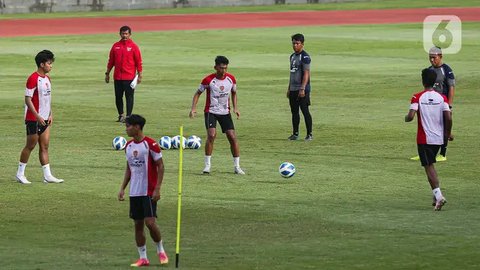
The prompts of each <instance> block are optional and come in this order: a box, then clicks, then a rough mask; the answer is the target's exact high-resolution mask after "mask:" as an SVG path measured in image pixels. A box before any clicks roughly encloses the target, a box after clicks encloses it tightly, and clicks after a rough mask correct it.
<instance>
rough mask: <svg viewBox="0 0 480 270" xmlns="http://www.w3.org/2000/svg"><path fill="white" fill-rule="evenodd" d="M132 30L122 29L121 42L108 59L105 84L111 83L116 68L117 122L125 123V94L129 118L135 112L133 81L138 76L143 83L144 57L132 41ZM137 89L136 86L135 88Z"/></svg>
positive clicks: (112, 50)
mask: <svg viewBox="0 0 480 270" xmlns="http://www.w3.org/2000/svg"><path fill="white" fill-rule="evenodd" d="M131 35H132V29H131V28H130V27H128V26H122V27H121V28H120V38H121V39H120V41H118V42H116V43H115V44H113V46H112V49H111V50H110V55H109V58H108V64H107V71H106V72H105V82H106V83H109V82H110V71H111V70H112V68H113V67H115V71H114V73H113V79H114V82H115V104H116V106H117V111H118V120H117V122H125V114H124V111H123V93H125V100H126V102H127V116H129V115H131V114H132V111H133V94H134V90H135V89H133V88H132V81H133V80H134V79H135V76H136V75H138V78H137V83H140V82H141V81H142V55H141V53H140V48H139V47H138V46H137V44H135V42H133V40H131V39H130V37H131ZM133 87H135V86H133Z"/></svg>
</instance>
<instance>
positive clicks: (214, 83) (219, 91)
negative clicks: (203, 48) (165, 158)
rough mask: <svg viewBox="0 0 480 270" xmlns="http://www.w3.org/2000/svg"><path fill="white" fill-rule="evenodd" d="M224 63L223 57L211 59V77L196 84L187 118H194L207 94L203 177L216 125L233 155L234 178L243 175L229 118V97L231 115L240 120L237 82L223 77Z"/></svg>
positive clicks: (233, 130)
mask: <svg viewBox="0 0 480 270" xmlns="http://www.w3.org/2000/svg"><path fill="white" fill-rule="evenodd" d="M228 63H229V61H228V59H227V58H226V57H225V56H217V57H216V58H215V66H214V67H213V68H214V69H215V71H216V72H215V73H212V74H210V75H208V76H206V77H205V78H204V79H203V80H202V83H201V84H200V86H199V88H198V90H197V92H196V93H195V95H193V101H192V109H191V110H190V114H189V116H190V118H194V117H195V116H196V114H197V110H196V107H197V103H198V99H199V98H200V95H201V94H202V93H203V92H205V90H206V91H207V101H206V102H205V110H204V112H205V128H206V129H207V143H206V144H205V168H204V169H203V173H205V174H208V173H210V167H211V157H212V152H213V142H214V141H215V137H216V136H217V129H216V127H217V121H218V123H220V126H221V127H222V132H223V133H225V134H226V135H227V139H228V141H229V142H230V150H231V152H232V155H233V167H234V168H233V171H234V173H236V174H245V172H244V171H243V170H242V169H241V168H240V146H239V145H238V141H237V136H236V135H235V127H234V125H233V121H232V117H231V115H230V96H232V105H233V112H234V113H235V114H236V115H237V119H239V118H240V111H239V110H238V105H237V82H236V80H235V77H234V76H233V75H232V74H230V73H227V68H228Z"/></svg>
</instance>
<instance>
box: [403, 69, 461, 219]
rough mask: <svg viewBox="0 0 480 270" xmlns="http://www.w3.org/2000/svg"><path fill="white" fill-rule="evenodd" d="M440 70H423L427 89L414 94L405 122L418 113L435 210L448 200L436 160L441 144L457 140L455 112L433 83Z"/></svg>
mask: <svg viewBox="0 0 480 270" xmlns="http://www.w3.org/2000/svg"><path fill="white" fill-rule="evenodd" d="M436 79H437V73H436V72H435V70H433V69H429V68H426V69H424V70H422V82H423V85H424V87H425V89H424V90H423V91H422V92H419V93H416V94H414V95H413V97H412V101H411V105H410V110H409V112H408V114H407V115H406V116H405V122H410V121H412V120H413V118H414V117H415V114H417V120H418V130H417V149H418V156H419V157H420V163H421V164H422V166H423V167H424V168H425V173H426V174H427V179H428V182H429V183H430V187H431V188H432V191H433V199H434V202H433V205H434V210H435V211H440V210H441V209H442V206H443V205H444V204H445V203H446V202H447V200H446V199H445V197H443V195H442V191H441V190H440V181H439V180H438V176H437V172H436V171H435V167H434V165H433V164H434V163H435V162H436V159H435V158H436V156H437V153H438V150H439V149H440V146H441V145H443V144H444V141H445V140H453V137H452V134H451V131H452V115H451V113H450V108H449V105H448V99H447V97H446V96H444V95H442V94H439V93H437V92H436V91H435V90H434V89H433V87H434V85H435V81H436Z"/></svg>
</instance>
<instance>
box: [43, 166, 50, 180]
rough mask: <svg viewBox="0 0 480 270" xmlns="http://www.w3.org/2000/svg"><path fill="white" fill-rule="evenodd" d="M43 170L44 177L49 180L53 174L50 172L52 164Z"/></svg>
mask: <svg viewBox="0 0 480 270" xmlns="http://www.w3.org/2000/svg"><path fill="white" fill-rule="evenodd" d="M42 169H43V177H45V178H48V177H51V176H52V172H51V171H50V164H45V165H43V166H42Z"/></svg>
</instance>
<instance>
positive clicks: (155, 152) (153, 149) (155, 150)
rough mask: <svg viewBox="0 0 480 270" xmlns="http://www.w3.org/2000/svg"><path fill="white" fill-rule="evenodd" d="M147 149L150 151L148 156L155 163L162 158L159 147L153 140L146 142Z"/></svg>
mask: <svg viewBox="0 0 480 270" xmlns="http://www.w3.org/2000/svg"><path fill="white" fill-rule="evenodd" d="M147 143H148V148H149V149H150V156H151V157H152V158H153V160H155V161H157V160H159V159H161V158H162V150H161V149H160V145H158V143H157V142H156V141H155V140H154V139H151V138H149V139H148V140H147Z"/></svg>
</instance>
